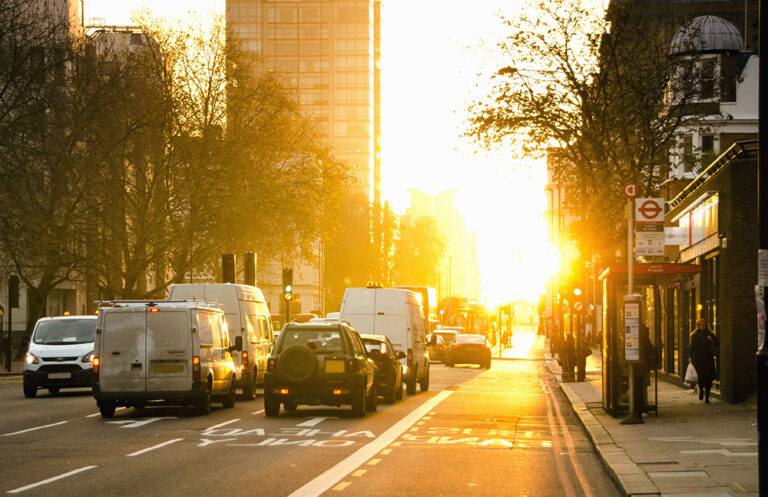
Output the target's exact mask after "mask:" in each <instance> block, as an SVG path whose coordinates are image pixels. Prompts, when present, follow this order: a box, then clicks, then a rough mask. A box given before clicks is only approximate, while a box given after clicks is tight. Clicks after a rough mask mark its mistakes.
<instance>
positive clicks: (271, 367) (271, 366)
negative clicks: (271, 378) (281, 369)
mask: <svg viewBox="0 0 768 497" xmlns="http://www.w3.org/2000/svg"><path fill="white" fill-rule="evenodd" d="M276 366H277V358H275V357H270V358H269V359H267V371H269V372H270V373H274V372H275V367H276Z"/></svg>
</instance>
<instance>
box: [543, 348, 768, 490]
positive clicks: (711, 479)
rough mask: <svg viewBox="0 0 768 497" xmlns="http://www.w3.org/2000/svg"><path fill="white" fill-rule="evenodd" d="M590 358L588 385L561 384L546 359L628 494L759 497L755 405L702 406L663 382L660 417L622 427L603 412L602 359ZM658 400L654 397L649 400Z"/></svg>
mask: <svg viewBox="0 0 768 497" xmlns="http://www.w3.org/2000/svg"><path fill="white" fill-rule="evenodd" d="M599 354H600V351H599V349H593V353H592V355H591V356H589V357H588V358H587V381H584V382H580V383H576V382H563V381H562V371H561V369H560V366H559V365H558V363H557V361H556V360H554V359H551V358H548V360H546V361H545V364H546V365H547V367H548V368H549V370H550V371H551V372H552V373H553V375H554V376H555V378H556V379H557V381H558V383H559V385H560V388H561V389H562V391H563V393H564V394H565V395H566V397H567V398H568V400H569V402H570V403H571V405H572V407H573V409H574V412H575V413H576V415H577V416H578V418H579V420H580V422H581V424H582V425H583V426H584V429H585V430H586V432H587V435H588V437H589V439H590V440H591V442H592V443H593V444H594V446H595V450H596V452H597V454H598V456H599V457H600V459H601V460H602V462H603V464H604V466H605V467H606V469H607V470H608V472H609V474H610V475H611V476H612V478H613V479H614V481H615V482H616V484H617V485H618V486H619V488H620V490H621V491H622V493H623V495H625V496H637V497H639V496H641V495H649V496H650V495H656V496H662V497H725V496H729V497H730V496H732V497H737V496H738V497H745V496H751V495H755V496H757V491H758V489H757V483H758V474H757V457H756V455H757V447H756V444H757V409H756V406H755V403H754V401H748V402H745V403H743V404H728V403H726V402H722V401H721V400H720V399H719V397H714V398H711V399H710V400H711V403H710V404H706V403H704V402H701V401H699V399H698V395H697V393H696V392H695V391H693V390H691V389H689V388H685V387H681V386H679V385H676V384H672V383H666V382H662V381H659V383H658V406H659V412H658V416H656V415H654V414H651V415H650V416H648V417H644V423H643V424H638V425H622V424H620V421H621V420H620V419H616V418H613V417H612V416H610V415H609V414H608V413H606V412H605V411H604V410H603V408H602V398H601V396H602V385H601V381H602V375H601V372H600V368H601V366H602V359H601V357H600V355H599ZM651 399H652V400H651V402H653V397H651Z"/></svg>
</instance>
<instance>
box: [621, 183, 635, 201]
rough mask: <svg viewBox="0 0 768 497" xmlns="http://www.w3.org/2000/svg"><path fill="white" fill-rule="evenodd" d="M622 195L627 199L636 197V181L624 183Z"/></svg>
mask: <svg viewBox="0 0 768 497" xmlns="http://www.w3.org/2000/svg"><path fill="white" fill-rule="evenodd" d="M624 196H625V197H627V198H628V199H629V200H632V199H633V198H635V197H637V183H633V182H631V181H630V182H629V183H627V184H625V185H624Z"/></svg>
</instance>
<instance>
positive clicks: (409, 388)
mask: <svg viewBox="0 0 768 497" xmlns="http://www.w3.org/2000/svg"><path fill="white" fill-rule="evenodd" d="M405 393H407V394H408V395H416V375H414V376H413V379H412V380H406V382H405Z"/></svg>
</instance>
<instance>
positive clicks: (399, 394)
mask: <svg viewBox="0 0 768 497" xmlns="http://www.w3.org/2000/svg"><path fill="white" fill-rule="evenodd" d="M395 398H396V399H397V400H402V399H403V378H402V377H400V382H399V383H398V384H397V388H396V389H395Z"/></svg>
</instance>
